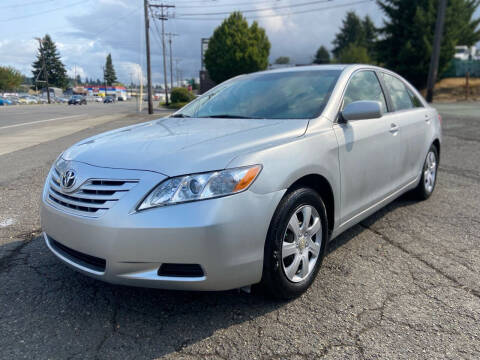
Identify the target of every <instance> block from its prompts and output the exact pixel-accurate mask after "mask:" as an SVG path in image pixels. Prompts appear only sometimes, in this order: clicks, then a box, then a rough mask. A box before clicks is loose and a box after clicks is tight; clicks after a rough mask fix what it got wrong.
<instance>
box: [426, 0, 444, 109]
mask: <svg viewBox="0 0 480 360" xmlns="http://www.w3.org/2000/svg"><path fill="white" fill-rule="evenodd" d="M446 9H447V0H438V8H437V20H436V22H435V35H434V38H433V51H432V57H431V58H430V68H429V70H428V79H427V101H428V102H429V103H430V102H432V100H433V90H434V88H435V81H436V80H437V75H438V61H439V58H440V49H441V45H442V35H443V29H444V25H445V11H446Z"/></svg>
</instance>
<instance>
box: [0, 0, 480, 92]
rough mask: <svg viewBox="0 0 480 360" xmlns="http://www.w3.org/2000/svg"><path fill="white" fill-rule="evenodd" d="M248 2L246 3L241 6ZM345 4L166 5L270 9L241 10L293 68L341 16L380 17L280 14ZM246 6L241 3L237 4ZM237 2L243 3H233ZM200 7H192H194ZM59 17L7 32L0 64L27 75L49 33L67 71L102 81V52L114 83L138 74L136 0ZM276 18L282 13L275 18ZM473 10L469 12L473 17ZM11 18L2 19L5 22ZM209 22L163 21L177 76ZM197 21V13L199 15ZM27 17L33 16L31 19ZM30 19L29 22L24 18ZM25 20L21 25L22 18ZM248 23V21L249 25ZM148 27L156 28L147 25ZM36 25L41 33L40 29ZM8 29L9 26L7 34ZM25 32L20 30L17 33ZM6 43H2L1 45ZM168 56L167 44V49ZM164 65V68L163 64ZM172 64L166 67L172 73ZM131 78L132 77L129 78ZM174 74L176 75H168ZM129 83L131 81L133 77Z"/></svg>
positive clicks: (141, 44) (373, 9) (113, 0)
mask: <svg viewBox="0 0 480 360" xmlns="http://www.w3.org/2000/svg"><path fill="white" fill-rule="evenodd" d="M247 2H249V4H248V3H247ZM351 2H352V0H336V1H335V2H329V3H325V4H318V5H310V6H305V7H295V8H290V9H278V7H279V6H280V5H282V6H283V5H288V4H290V5H294V4H298V1H295V0H277V1H273V0H272V1H271V0H259V1H254V0H250V1H248V0H242V1H240V2H237V5H233V4H234V2H233V0H228V1H227V0H226V1H225V2H224V1H222V2H220V1H213V0H204V1H202V2H199V1H198V0H195V1H191V2H190V1H186V0H182V1H173V0H171V1H169V3H177V4H178V8H177V9H176V10H175V11H172V12H171V13H170V14H174V13H176V14H177V17H178V14H181V13H185V12H187V11H188V12H189V13H205V12H223V11H228V10H229V9H233V8H237V9H239V10H245V9H254V8H256V9H263V8H265V7H268V4H269V3H270V4H271V6H272V7H275V6H276V7H277V9H270V10H268V11H262V12H259V13H245V15H248V16H249V17H252V16H257V15H262V16H267V17H261V18H258V19H257V21H258V23H259V25H260V26H262V27H263V28H265V30H266V33H267V36H268V37H269V39H270V42H271V45H272V47H271V51H270V61H271V62H273V61H274V60H275V59H276V58H277V57H278V56H288V57H290V59H291V60H292V62H294V63H299V64H301V63H309V62H311V60H312V57H313V55H314V53H315V51H316V50H317V49H318V47H319V46H321V45H324V46H326V47H327V48H329V49H331V48H332V45H331V43H332V40H333V38H334V35H335V33H336V32H337V31H338V29H339V27H340V26H341V23H342V20H343V18H344V17H345V13H346V12H347V11H350V10H354V11H356V13H357V14H358V15H360V16H365V15H367V14H368V15H370V17H371V18H372V19H373V21H374V22H375V23H376V24H377V25H381V23H382V17H383V14H382V13H381V11H380V9H379V8H378V6H377V5H376V2H375V1H371V2H368V3H363V4H361V5H357V6H347V7H341V8H337V9H324V10H318V11H311V12H307V13H302V14H297V15H289V16H287V15H285V14H288V13H291V12H294V11H297V10H299V9H322V8H326V7H330V6H331V5H332V4H335V5H336V4H338V5H341V4H349V3H351ZM245 3H247V4H245ZM238 4H244V5H238ZM199 6H200V7H199ZM61 14H62V15H59V13H51V14H48V15H45V16H44V17H42V18H41V19H37V18H32V26H31V30H29V29H30V27H28V26H23V27H22V33H17V32H16V31H12V32H10V34H13V35H10V36H4V37H3V38H2V40H0V64H5V65H12V66H15V67H17V68H18V69H19V70H21V71H22V72H23V73H25V74H28V75H30V71H31V63H32V62H33V60H34V59H35V54H36V51H37V43H36V42H35V40H33V37H35V36H39V34H45V33H47V32H48V33H50V34H51V35H52V38H53V40H54V41H55V42H56V43H57V47H58V50H59V52H60V54H61V56H62V60H63V61H64V63H65V64H66V67H67V69H68V70H69V72H71V69H72V68H73V67H74V66H75V65H76V66H77V69H82V70H81V71H82V74H83V75H82V76H87V77H89V78H102V66H103V65H104V64H105V58H106V56H107V54H108V53H111V54H112V58H113V63H114V66H115V68H116V71H117V76H118V78H119V80H120V81H122V82H124V83H127V84H128V83H130V78H131V76H130V74H131V73H135V74H137V73H138V72H139V71H138V69H139V67H140V66H141V68H142V69H143V76H145V73H146V71H145V69H146V66H145V62H146V61H145V29H144V19H143V17H144V14H143V1H140V0H136V1H133V0H96V1H91V2H89V6H88V7H72V8H67V9H66V10H64V11H62V12H61ZM280 14H283V15H285V16H277V15H280ZM479 14H480V10H477V15H476V16H478V15H479ZM7 15H8V17H10V16H14V15H15V14H12V13H9V14H5V16H6V17H7ZM212 17H213V18H214V19H213V20H207V21H205V20H181V19H179V18H172V19H169V20H168V21H166V22H165V30H166V32H174V33H177V34H179V36H177V37H175V38H174V39H173V57H174V58H175V59H178V68H179V71H181V73H182V74H183V75H184V77H198V71H199V70H200V62H201V61H200V41H201V38H204V37H210V36H211V35H212V33H213V31H214V29H215V28H216V27H217V26H219V25H220V24H221V22H222V20H221V18H223V15H216V16H212ZM203 18H205V16H204V17H203ZM34 19H37V20H35V21H33V20H34ZM27 20H30V19H27ZM25 21H26V20H25ZM251 21H253V20H249V22H251ZM155 24H156V25H155ZM40 28H41V29H42V30H40ZM159 29H160V23H159V22H158V20H152V21H151V28H150V42H151V54H152V75H153V81H154V83H157V84H160V83H162V82H163V62H162V49H161V43H160V39H159ZM7 30H9V29H7ZM24 30H25V32H24ZM5 39H7V40H5ZM167 53H168V44H167ZM167 67H168V69H169V68H170V66H169V63H168V65H167ZM175 68H176V65H175V63H174V69H175ZM132 77H133V78H135V76H132ZM175 77H176V76H175ZM134 81H135V79H134Z"/></svg>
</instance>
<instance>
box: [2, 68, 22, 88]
mask: <svg viewBox="0 0 480 360" xmlns="http://www.w3.org/2000/svg"><path fill="white" fill-rule="evenodd" d="M22 81H23V75H22V73H21V72H20V71H18V70H16V69H15V68H13V67H11V66H0V90H3V91H12V90H16V89H18V87H19V86H20V84H21V83H22Z"/></svg>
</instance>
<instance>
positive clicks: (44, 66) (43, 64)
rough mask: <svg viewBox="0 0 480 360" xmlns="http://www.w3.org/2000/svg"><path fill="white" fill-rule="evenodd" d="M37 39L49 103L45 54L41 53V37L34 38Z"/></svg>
mask: <svg viewBox="0 0 480 360" xmlns="http://www.w3.org/2000/svg"><path fill="white" fill-rule="evenodd" d="M35 39H37V40H38V43H39V44H40V56H41V57H42V69H43V73H44V74H45V83H46V84H47V101H48V103H49V104H50V87H49V86H48V72H47V65H46V64H45V55H44V54H43V46H42V39H40V38H35Z"/></svg>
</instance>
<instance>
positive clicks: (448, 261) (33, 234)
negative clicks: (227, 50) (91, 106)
mask: <svg viewBox="0 0 480 360" xmlns="http://www.w3.org/2000/svg"><path fill="white" fill-rule="evenodd" d="M438 108H439V109H440V111H441V113H442V115H443V130H444V142H443V146H442V149H441V162H440V169H439V173H438V184H437V188H436V190H435V193H434V194H433V196H432V197H431V198H430V199H429V200H428V201H424V202H416V201H414V200H412V199H411V198H410V197H409V196H403V197H402V198H400V199H398V200H396V201H394V202H393V203H391V204H390V205H389V206H387V207H386V208H385V209H383V210H381V211H379V212H378V213H376V214H374V215H373V216H371V217H370V218H368V219H367V220H365V221H363V222H362V223H361V224H359V225H357V226H355V227H353V228H352V229H351V230H349V231H348V232H346V233H344V234H343V235H342V236H340V237H339V238H338V239H337V240H336V241H335V242H334V243H333V244H332V245H331V246H330V249H329V252H328V255H327V256H326V258H325V260H324V263H323V267H322V269H321V270H320V272H319V274H318V277H317V280H316V281H315V282H314V284H313V286H312V287H311V289H310V290H309V291H308V292H307V293H306V294H304V295H303V296H301V297H300V298H298V299H295V300H292V301H289V302H277V301H272V300H270V299H268V298H266V297H264V296H263V295H262V294H246V293H243V292H239V291H236V290H234V291H228V292H212V293H200V292H175V291H162V290H152V289H141V288H130V287H122V286H114V285H109V284H105V283H103V282H100V281H96V280H92V279H90V278H88V277H85V276H83V275H81V274H79V273H76V272H74V271H72V270H70V269H69V268H67V267H66V266H64V265H63V264H61V263H60V262H59V261H58V260H57V259H55V257H54V256H53V255H52V254H50V252H49V251H48V250H47V248H46V247H45V245H44V243H43V241H42V240H41V238H40V237H39V233H40V226H39V216H38V208H39V198H40V192H41V188H42V185H43V182H44V179H45V176H46V173H47V171H48V168H49V166H50V164H51V163H52V162H53V160H54V159H55V157H56V156H57V155H58V154H59V153H60V152H61V151H62V150H63V149H64V148H66V147H67V146H69V145H70V144H72V143H74V142H76V141H78V140H80V139H82V138H84V137H87V136H89V135H92V134H95V133H98V132H100V131H105V130H108V129H112V128H116V127H120V126H124V125H127V124H131V123H136V122H140V121H144V120H145V119H147V118H148V117H147V116H146V115H144V114H140V115H138V114H134V113H127V114H124V113H121V114H109V116H112V118H111V119H110V120H105V121H104V122H101V123H98V124H95V123H92V125H91V126H88V127H86V128H82V129H79V130H77V129H76V128H71V129H68V128H64V129H63V130H62V131H63V133H62V134H57V135H58V136H56V137H55V138H52V139H49V140H45V141H41V142H39V143H37V144H35V145H31V146H27V145H28V144H26V147H22V148H21V149H19V150H12V149H15V147H14V144H13V145H12V144H11V145H10V147H9V148H8V149H10V151H8V149H7V150H5V151H6V152H5V153H4V154H3V155H0V284H1V290H0V349H1V351H0V358H1V359H22V358H28V359H31V358H35V359H66V358H69V359H114V358H115V359H154V358H162V357H163V358H165V359H205V358H207V359H318V358H325V359H462V358H463V359H478V358H480V325H479V321H480V243H479V240H480V186H479V183H480V170H479V165H480V157H479V156H480V104H478V103H470V104H453V105H452V104H440V105H438ZM19 109H22V110H23V108H19ZM32 116H35V115H32ZM48 116H50V118H51V117H52V116H51V115H48ZM54 116H57V115H54ZM63 116H67V115H63ZM102 116H103V115H102ZM157 116H160V114H159V115H157ZM17 119H19V120H18V122H16V123H21V122H23V121H26V120H24V119H23V118H21V117H20V115H19V117H18V118H17ZM3 120H4V118H3V117H2V113H1V111H0V144H1V139H2V138H1V137H2V130H1V126H2V121H3ZM59 122H61V120H59ZM53 123H55V124H58V125H59V123H58V122H56V121H53V122H51V123H48V122H44V123H42V124H43V125H40V124H38V125H36V126H38V129H40V130H42V131H46V132H48V131H47V130H48V128H50V129H51V128H52V125H53ZM28 126H30V125H27V127H28ZM22 131H27V129H24V130H22ZM3 136H6V135H3Z"/></svg>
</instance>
